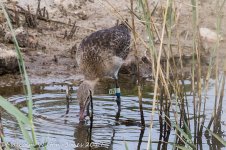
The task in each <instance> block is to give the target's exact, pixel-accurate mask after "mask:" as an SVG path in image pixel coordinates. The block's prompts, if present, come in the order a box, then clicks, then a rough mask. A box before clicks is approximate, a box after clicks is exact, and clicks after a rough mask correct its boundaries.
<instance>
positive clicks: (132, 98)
mask: <svg viewBox="0 0 226 150" xmlns="http://www.w3.org/2000/svg"><path fill="white" fill-rule="evenodd" d="M213 82H214V81H212V83H213ZM120 83H121V85H122V87H121V89H122V95H123V96H122V111H121V117H120V118H119V120H116V119H115V115H116V110H117V105H116V102H115V101H114V99H115V97H114V96H113V95H109V94H108V89H109V88H111V87H113V83H111V82H106V83H101V84H99V85H98V86H97V90H96V94H95V96H94V98H93V99H94V121H93V127H92V130H90V121H89V119H88V118H87V121H86V123H79V120H78V118H79V117H78V113H79V105H78V102H77V99H76V90H77V88H78V87H77V86H72V87H73V94H72V102H71V104H70V112H69V114H68V115H65V111H66V105H65V104H66V98H65V90H66V89H67V88H68V85H65V84H57V85H56V84H55V85H54V84H50V85H33V86H32V89H33V100H34V118H35V119H34V122H35V129H36V134H37V138H38V142H39V144H43V143H45V142H47V143H48V144H47V149H54V150H60V149H68V150H72V149H89V147H88V145H89V144H88V142H87V141H89V139H90V138H91V141H92V144H91V146H92V149H100V150H101V149H114V150H121V149H125V145H127V146H128V148H129V149H131V150H134V149H146V147H147V141H148V132H149V128H148V126H149V123H150V113H151V109H152V95H153V93H152V92H153V88H152V87H153V83H151V82H149V83H145V85H144V98H143V104H144V105H143V107H144V117H145V121H146V125H147V127H146V128H145V130H144V131H142V130H141V128H140V125H139V118H140V116H139V108H138V98H137V96H136V93H137V91H136V86H135V85H134V84H133V83H128V81H125V80H123V81H121V82H120ZM185 84H186V90H187V93H188V94H190V87H191V86H190V82H189V81H186V82H185ZM21 89H22V88H21V87H16V86H12V87H4V88H0V95H2V96H4V97H6V98H8V100H9V101H10V102H12V103H13V104H15V105H16V106H17V107H18V108H20V110H21V111H23V112H27V108H26V102H25V97H24V95H23V91H22V90H21ZM208 94H209V98H208V102H207V113H206V114H207V119H206V120H207V122H208V121H209V119H210V116H211V113H212V107H213V100H214V88H213V87H212V85H211V86H210V88H209V92H208ZM188 101H189V106H190V113H191V114H192V108H193V107H192V106H193V103H192V97H191V96H188ZM224 103H226V100H225V99H224ZM223 110H225V106H224V108H223ZM223 113H224V114H223V115H222V117H223V118H222V120H223V121H226V115H225V112H223ZM172 115H173V114H172ZM191 117H192V115H191ZM172 118H173V117H172ZM173 120H174V119H173ZM224 123H225V122H222V131H224V132H225V131H226V126H225V124H224ZM223 124H224V125H223ZM3 125H4V133H5V140H6V141H7V142H9V143H10V144H11V146H13V147H14V149H16V148H20V149H27V148H28V146H27V145H26V142H25V141H24V140H23V138H22V134H21V132H20V129H19V126H18V124H17V123H16V121H15V119H14V118H13V117H11V116H10V115H8V114H7V113H3ZM191 125H192V124H191ZM192 128H193V127H192ZM192 130H193V129H192ZM152 133H153V134H152V147H153V149H157V146H158V138H159V121H158V115H157V114H156V115H155V117H154V126H153V130H152ZM174 139H175V133H174V131H173V130H172V131H171V135H170V138H169V142H174ZM202 139H203V141H202V148H203V149H210V146H209V144H207V140H206V138H205V136H203V138H202ZM167 149H172V146H171V145H170V144H168V148H167ZM222 149H224V148H222Z"/></svg>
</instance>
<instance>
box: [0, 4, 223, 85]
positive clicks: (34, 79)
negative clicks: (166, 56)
mask: <svg viewBox="0 0 226 150" xmlns="http://www.w3.org/2000/svg"><path fill="white" fill-rule="evenodd" d="M57 1H60V0H55V2H57ZM62 1H63V0H62ZM65 1H67V0H65ZM69 2H70V1H69ZM108 2H109V3H110V4H112V6H113V7H114V9H115V10H114V9H112V7H111V6H110V5H109V4H108V3H107V1H105V0H93V1H91V0H76V2H75V3H74V4H73V5H72V4H71V5H67V3H65V5H64V6H62V5H58V4H54V0H48V1H46V0H42V1H41V8H43V7H44V6H45V7H46V10H47V11H48V14H49V19H50V21H46V20H43V19H37V23H38V25H37V27H36V28H34V29H32V28H26V29H27V30H28V33H29V34H30V35H32V36H34V37H35V38H36V40H37V41H38V44H37V45H36V46H35V47H29V46H28V47H23V48H22V49H21V50H22V52H23V56H24V60H25V63H26V66H27V71H28V74H29V77H30V80H31V83H33V84H38V83H52V82H66V81H78V80H80V79H82V76H81V75H79V73H78V69H77V68H76V63H75V58H74V56H75V51H76V47H77V46H78V45H79V43H80V42H81V40H82V39H83V38H84V37H85V36H87V35H89V34H90V33H92V32H94V31H96V30H99V29H104V28H108V27H111V26H114V25H115V24H116V22H117V20H118V19H119V14H120V16H122V17H123V18H128V19H129V21H131V15H130V13H129V9H128V8H130V3H129V0H108ZM134 3H135V4H134V5H135V6H136V1H134ZM28 4H29V6H30V9H31V12H32V11H33V13H34V12H35V10H36V8H37V4H36V1H34V2H32V1H29V3H28V2H27V1H26V0H24V1H20V2H19V4H17V5H19V6H21V7H23V8H24V9H26V10H27V5H28ZM6 6H7V7H8V8H12V9H13V2H10V1H9V2H7V3H6ZM154 6H155V5H154V3H153V4H150V9H151V10H153V8H154ZM175 7H176V8H177V9H176V10H177V14H176V17H178V23H177V26H176V27H174V28H173V37H174V38H173V40H172V41H173V42H172V43H174V44H175V45H176V46H175V48H174V49H173V50H174V51H173V53H174V54H175V55H178V50H177V45H178V44H177V43H178V41H177V38H176V35H177V33H178V35H179V41H180V48H181V50H182V52H183V54H186V55H190V54H191V50H192V8H191V6H190V1H185V0H178V1H177V2H176V3H175ZM199 7H200V8H199V10H200V12H199V13H200V14H199V15H200V16H199V21H200V27H206V28H209V29H211V30H216V12H215V11H216V9H215V1H211V0H207V1H204V0H201V1H200V4H199ZM163 8H164V3H160V4H159V5H158V7H157V9H156V11H155V13H154V14H153V20H154V21H155V25H156V27H157V29H158V31H159V34H160V35H161V28H162V25H161V24H162V12H163ZM116 11H117V12H116ZM135 11H136V12H137V13H138V8H137V7H135ZM223 11H224V13H225V11H226V9H223ZM19 17H20V18H21V21H20V25H23V24H24V19H23V18H24V14H20V15H19ZM0 21H1V22H0V23H1V24H4V19H2V17H1V15H0ZM2 22H3V23H2ZM74 23H75V25H76V31H75V33H74V34H73V36H72V37H71V38H70V37H69V36H67V37H65V32H67V35H69V34H70V32H71V30H72V28H73V24H74ZM135 23H136V27H137V32H138V34H139V35H140V37H142V38H143V39H147V38H145V37H146V35H145V32H146V31H145V26H144V25H142V23H141V22H140V21H139V20H138V19H136V20H135ZM15 26H16V25H15ZM225 26H226V20H225V16H223V20H222V37H223V39H224V33H225V32H226V28H224V27H225ZM0 33H1V32H0ZM3 36H4V35H3ZM3 36H2V35H1V37H0V42H3V43H4V40H3ZM144 41H147V40H144ZM155 41H156V45H157V47H158V43H159V42H158V40H157V36H156V40H155ZM141 43H142V42H140V41H138V46H137V47H138V50H139V54H140V55H141V56H142V55H145V54H146V51H147V50H146V48H145V47H144V46H142V44H141ZM165 43H167V41H165ZM5 44H7V46H9V47H13V45H12V44H8V43H5ZM73 46H74V48H72V47H73ZM225 48H226V44H225V42H224V40H223V41H221V43H220V49H219V62H220V64H221V66H223V60H224V57H225V54H226V53H225V50H224V49H225ZM206 51H208V50H206ZM6 78H7V79H9V80H6ZM18 78H19V75H15V76H12V75H10V76H9V75H4V76H1V78H0V85H1V86H5V85H8V84H9V82H10V83H14V82H17V81H18Z"/></svg>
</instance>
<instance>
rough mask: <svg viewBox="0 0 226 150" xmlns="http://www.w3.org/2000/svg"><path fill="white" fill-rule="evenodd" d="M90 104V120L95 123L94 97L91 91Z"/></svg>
mask: <svg viewBox="0 0 226 150" xmlns="http://www.w3.org/2000/svg"><path fill="white" fill-rule="evenodd" d="M90 103H91V115H90V120H91V121H93V97H92V91H91V90H90Z"/></svg>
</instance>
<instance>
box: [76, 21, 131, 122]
mask: <svg viewBox="0 0 226 150" xmlns="http://www.w3.org/2000/svg"><path fill="white" fill-rule="evenodd" d="M130 40H131V36H130V29H129V28H128V26H127V22H123V23H121V24H119V25H116V26H114V27H111V28H108V29H103V30H99V31H96V32H94V33H92V34H91V35H89V36H88V37H86V38H85V39H83V40H82V42H81V44H80V45H79V48H78V50H77V51H76V61H77V64H78V66H79V69H80V71H81V72H82V73H83V75H84V77H85V80H84V81H83V82H82V84H81V85H80V86H79V88H78V91H77V98H78V101H79V105H80V115H79V120H80V121H82V120H84V118H85V116H86V115H87V113H85V111H87V112H88V109H89V104H90V101H91V99H92V95H93V91H94V88H95V85H96V83H97V82H98V81H99V79H100V78H104V77H111V78H113V79H114V80H115V84H116V96H117V98H116V102H117V105H118V111H120V110H121V100H120V88H119V84H118V72H119V69H120V68H121V66H122V64H123V63H124V62H125V60H126V58H127V56H128V54H129V53H130V51H131V48H130Z"/></svg>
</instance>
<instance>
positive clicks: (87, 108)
mask: <svg viewBox="0 0 226 150" xmlns="http://www.w3.org/2000/svg"><path fill="white" fill-rule="evenodd" d="M89 105H90V102H89V104H88V105H87V107H86V116H89V115H90V113H89Z"/></svg>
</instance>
